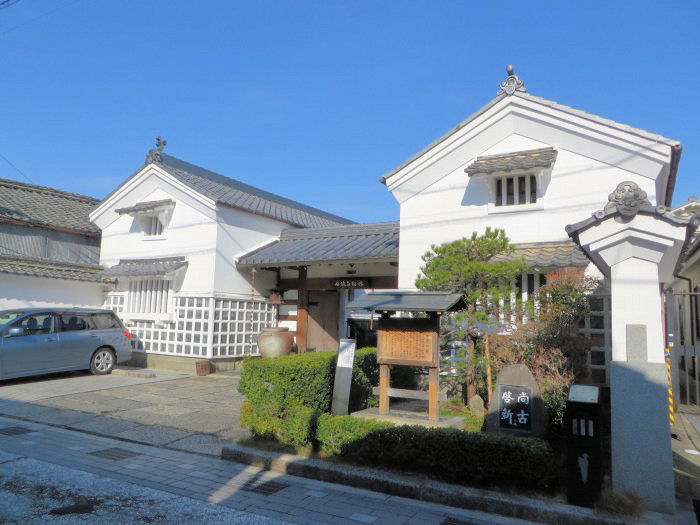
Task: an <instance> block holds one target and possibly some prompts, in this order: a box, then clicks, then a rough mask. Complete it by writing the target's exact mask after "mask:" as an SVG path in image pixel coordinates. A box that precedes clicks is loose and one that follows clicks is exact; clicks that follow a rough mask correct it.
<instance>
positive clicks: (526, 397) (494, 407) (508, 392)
mask: <svg viewBox="0 0 700 525" xmlns="http://www.w3.org/2000/svg"><path fill="white" fill-rule="evenodd" d="M546 423H547V414H546V411H545V408H544V403H543V402H542V397H541V396H540V389H539V386H538V385H537V382H536V381H535V378H534V376H533V375H532V372H530V370H529V369H528V367H527V366H525V365H523V364H519V365H510V366H507V367H506V368H504V369H503V370H501V372H500V373H499V374H498V379H497V380H496V387H495V389H494V391H493V395H492V396H491V405H490V406H489V412H488V415H487V416H486V429H487V430H490V431H494V432H506V433H511V434H515V435H521V436H528V435H530V436H541V435H542V434H543V433H544V430H545V427H546Z"/></svg>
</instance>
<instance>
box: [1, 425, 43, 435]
mask: <svg viewBox="0 0 700 525" xmlns="http://www.w3.org/2000/svg"><path fill="white" fill-rule="evenodd" d="M30 432H36V431H35V430H30V429H28V428H24V427H5V428H0V434H2V435H4V436H19V435H22V434H29V433H30Z"/></svg>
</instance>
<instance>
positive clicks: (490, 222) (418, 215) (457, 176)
mask: <svg viewBox="0 0 700 525" xmlns="http://www.w3.org/2000/svg"><path fill="white" fill-rule="evenodd" d="M547 146H550V144H547V143H543V142H540V141H536V140H534V139H531V138H527V137H524V136H522V135H519V134H517V133H513V134H511V135H509V136H508V137H506V138H505V139H503V140H501V141H500V142H498V143H497V144H495V145H494V146H492V147H490V148H488V149H486V150H484V151H483V152H480V153H479V154H478V155H492V154H499V153H508V152H513V151H522V150H527V149H535V148H542V147H547ZM555 147H556V145H555ZM557 150H558V155H557V160H556V162H555V164H554V168H553V169H552V171H551V174H550V175H549V176H545V183H544V184H543V190H544V195H543V197H542V198H541V202H538V206H537V207H540V206H539V205H540V204H541V209H532V210H523V211H517V212H507V211H506V212H501V213H489V202H493V194H492V190H491V185H490V184H491V179H489V177H488V176H483V175H479V176H474V177H468V175H467V174H466V173H464V168H465V167H466V166H467V165H468V164H469V163H470V162H471V161H472V160H473V158H472V157H470V158H465V160H464V163H463V164H462V165H461V166H459V167H458V168H457V169H456V170H454V171H452V172H451V173H448V174H446V176H445V177H443V178H442V179H441V180H439V181H437V182H435V183H433V184H432V185H431V186H429V187H427V188H426V189H424V190H423V191H421V192H420V193H418V194H415V195H414V196H412V197H411V198H410V199H408V200H406V201H404V202H403V203H401V206H400V215H401V233H400V235H401V244H400V248H399V288H414V282H415V279H416V276H417V275H418V273H419V268H420V265H421V262H422V261H421V256H422V255H423V254H424V253H425V252H426V251H427V250H428V249H430V246H431V244H440V243H443V242H448V241H453V240H456V239H459V238H461V237H464V236H469V235H471V233H472V232H474V231H476V232H479V233H481V232H483V231H484V230H485V229H486V227H487V226H490V227H491V228H502V229H504V230H505V231H506V234H507V235H508V237H509V238H510V240H511V241H512V242H514V243H525V242H545V241H564V240H568V236H567V235H566V232H565V230H564V228H565V226H566V225H567V224H572V223H575V222H578V221H581V220H583V219H585V218H586V217H588V216H590V214H591V213H592V212H593V211H595V210H599V209H601V208H602V207H603V206H604V204H605V203H606V202H607V200H608V195H609V194H610V193H611V192H612V191H613V190H614V189H615V187H616V186H617V184H619V183H620V182H622V181H626V180H631V181H634V182H636V183H637V184H639V186H640V187H641V188H642V189H644V190H645V191H646V192H647V196H648V198H649V200H650V201H651V202H652V204H655V203H656V193H655V192H656V189H655V181H654V180H653V179H650V178H647V177H643V176H641V175H638V174H636V173H632V172H629V171H626V170H623V169H621V168H619V167H615V166H612V165H610V164H605V163H602V162H599V161H596V160H594V159H593V158H590V157H586V156H584V155H581V154H578V153H573V152H571V151H568V150H566V149H563V148H557ZM478 155H477V156H478ZM504 209H507V207H500V208H499V211H501V210H504Z"/></svg>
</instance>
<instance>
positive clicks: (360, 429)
mask: <svg viewBox="0 0 700 525" xmlns="http://www.w3.org/2000/svg"><path fill="white" fill-rule="evenodd" d="M393 426H394V424H393V423H388V422H386V421H375V420H374V419H365V418H359V417H352V416H333V415H331V414H321V417H320V418H319V419H318V429H317V431H316V439H317V441H318V443H319V445H320V446H321V450H323V451H324V452H326V453H328V454H340V452H341V450H342V448H343V446H345V445H347V444H349V443H352V442H353V441H357V440H358V439H362V438H364V437H365V436H367V435H368V434H369V433H371V432H374V431H376V430H383V429H386V428H392V427H393Z"/></svg>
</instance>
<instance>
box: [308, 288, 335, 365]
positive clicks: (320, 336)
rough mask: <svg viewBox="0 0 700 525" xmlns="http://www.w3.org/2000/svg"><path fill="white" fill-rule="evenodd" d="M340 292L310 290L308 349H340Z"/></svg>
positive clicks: (318, 350) (311, 350) (317, 350)
mask: <svg viewBox="0 0 700 525" xmlns="http://www.w3.org/2000/svg"><path fill="white" fill-rule="evenodd" d="M338 303H339V298H338V292H336V291H329V292H309V328H308V329H309V335H308V337H307V341H308V351H309V352H324V351H331V350H338V314H339V310H340V309H339V304H338Z"/></svg>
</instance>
